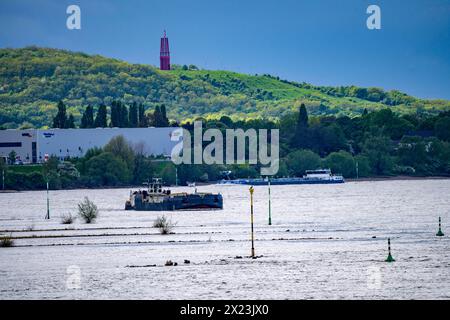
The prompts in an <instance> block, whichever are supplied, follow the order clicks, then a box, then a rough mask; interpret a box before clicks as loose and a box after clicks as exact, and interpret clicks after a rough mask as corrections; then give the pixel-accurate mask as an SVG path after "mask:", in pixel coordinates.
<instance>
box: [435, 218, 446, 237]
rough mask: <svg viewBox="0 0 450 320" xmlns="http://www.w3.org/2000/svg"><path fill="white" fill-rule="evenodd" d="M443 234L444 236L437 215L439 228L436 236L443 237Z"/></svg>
mask: <svg viewBox="0 0 450 320" xmlns="http://www.w3.org/2000/svg"><path fill="white" fill-rule="evenodd" d="M443 236H444V233H443V232H442V229H441V217H439V230H438V232H437V233H436V237H443Z"/></svg>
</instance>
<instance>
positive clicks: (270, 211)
mask: <svg viewBox="0 0 450 320" xmlns="http://www.w3.org/2000/svg"><path fill="white" fill-rule="evenodd" d="M267 179H269V180H268V186H269V226H271V225H272V206H271V203H270V177H269V178H267Z"/></svg>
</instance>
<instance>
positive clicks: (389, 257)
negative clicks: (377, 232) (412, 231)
mask: <svg viewBox="0 0 450 320" xmlns="http://www.w3.org/2000/svg"><path fill="white" fill-rule="evenodd" d="M385 261H386V262H394V261H395V259H394V258H393V257H392V255H391V238H388V257H387V258H386V260H385Z"/></svg>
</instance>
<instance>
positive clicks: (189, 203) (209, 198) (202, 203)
mask: <svg viewBox="0 0 450 320" xmlns="http://www.w3.org/2000/svg"><path fill="white" fill-rule="evenodd" d="M125 209H126V210H137V211H174V210H214V209H223V199H222V195H220V194H186V195H174V196H170V197H167V198H165V199H163V200H162V201H159V202H147V201H142V198H140V197H136V198H135V199H134V203H133V204H131V203H127V204H126V206H125Z"/></svg>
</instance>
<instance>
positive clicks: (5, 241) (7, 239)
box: [0, 235, 14, 248]
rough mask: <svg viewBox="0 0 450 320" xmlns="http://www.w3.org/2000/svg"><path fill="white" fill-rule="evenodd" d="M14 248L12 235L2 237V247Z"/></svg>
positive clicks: (0, 238)
mask: <svg viewBox="0 0 450 320" xmlns="http://www.w3.org/2000/svg"><path fill="white" fill-rule="evenodd" d="M12 246H14V240H13V238H12V236H11V235H9V236H8V235H4V236H0V247H2V248H8V247H12Z"/></svg>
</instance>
